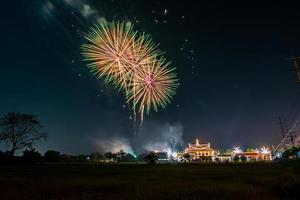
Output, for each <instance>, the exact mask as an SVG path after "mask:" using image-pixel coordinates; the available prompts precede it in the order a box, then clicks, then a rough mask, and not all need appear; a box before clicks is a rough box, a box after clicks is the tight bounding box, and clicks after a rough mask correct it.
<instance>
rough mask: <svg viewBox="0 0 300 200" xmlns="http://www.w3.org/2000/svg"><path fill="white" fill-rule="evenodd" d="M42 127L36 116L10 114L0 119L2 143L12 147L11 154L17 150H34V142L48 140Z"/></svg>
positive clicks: (0, 139)
mask: <svg viewBox="0 0 300 200" xmlns="http://www.w3.org/2000/svg"><path fill="white" fill-rule="evenodd" d="M41 128H42V125H41V123H40V121H39V119H38V118H37V116H35V115H30V114H21V113H8V114H6V115H5V116H3V117H1V118H0V142H1V141H3V142H6V143H7V144H8V145H9V146H10V154H11V155H12V156H14V154H15V152H16V151H17V150H22V149H25V148H32V145H33V144H34V142H36V141H38V140H42V139H46V138H47V134H46V133H42V132H41Z"/></svg>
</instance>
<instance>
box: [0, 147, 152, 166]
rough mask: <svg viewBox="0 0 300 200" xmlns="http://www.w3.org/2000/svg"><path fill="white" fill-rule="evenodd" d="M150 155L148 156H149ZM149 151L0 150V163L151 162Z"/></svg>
mask: <svg viewBox="0 0 300 200" xmlns="http://www.w3.org/2000/svg"><path fill="white" fill-rule="evenodd" d="M149 155H150V156H149ZM151 159H156V158H155V157H153V158H152V157H151V154H150V153H143V154H140V155H139V156H135V155H132V154H130V153H126V152H124V151H123V150H121V151H119V152H116V153H112V152H107V153H105V154H101V153H91V154H79V155H68V154H62V153H60V152H58V151H54V150H48V151H46V152H45V153H44V154H43V155H42V154H41V153H40V152H38V151H36V150H35V149H31V150H25V151H23V155H22V156H12V155H11V153H10V151H6V152H3V151H0V163H1V164H43V163H122V162H143V161H145V162H149V161H150V162H151Z"/></svg>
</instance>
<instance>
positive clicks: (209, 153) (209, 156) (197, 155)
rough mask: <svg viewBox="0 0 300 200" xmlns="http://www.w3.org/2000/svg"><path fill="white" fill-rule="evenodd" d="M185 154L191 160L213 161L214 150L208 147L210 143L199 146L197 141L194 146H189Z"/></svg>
mask: <svg viewBox="0 0 300 200" xmlns="http://www.w3.org/2000/svg"><path fill="white" fill-rule="evenodd" d="M185 153H188V154H189V155H190V157H191V159H192V160H199V161H214V159H215V150H214V149H212V148H211V147H210V143H207V144H199V141H198V139H196V143H195V144H189V146H188V148H186V150H185Z"/></svg>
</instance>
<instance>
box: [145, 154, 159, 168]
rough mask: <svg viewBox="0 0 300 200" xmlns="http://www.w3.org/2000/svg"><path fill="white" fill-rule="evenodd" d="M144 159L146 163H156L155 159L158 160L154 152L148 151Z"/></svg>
mask: <svg viewBox="0 0 300 200" xmlns="http://www.w3.org/2000/svg"><path fill="white" fill-rule="evenodd" d="M144 160H145V161H146V162H147V164H150V165H154V164H155V163H156V161H157V160H158V157H157V155H156V154H155V153H154V152H149V153H148V154H147V155H146V156H145V157H144Z"/></svg>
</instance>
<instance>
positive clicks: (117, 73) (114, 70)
mask: <svg viewBox="0 0 300 200" xmlns="http://www.w3.org/2000/svg"><path fill="white" fill-rule="evenodd" d="M132 28H133V27H132V24H130V23H124V22H122V23H119V22H112V23H103V24H99V25H96V26H95V27H93V28H91V29H90V31H89V33H88V34H86V35H85V36H84V37H85V38H86V39H87V41H88V43H87V44H84V45H83V46H82V50H83V56H84V58H85V60H86V61H89V62H90V64H88V66H89V68H90V69H91V72H92V73H93V74H94V75H96V76H98V77H103V76H104V77H105V80H106V82H112V81H113V82H114V83H116V84H117V85H120V86H121V87H122V86H124V85H125V83H123V81H124V80H126V78H124V76H125V75H126V74H127V72H128V68H129V67H130V66H129V63H130V61H129V58H131V57H132V54H133V53H132V52H133V51H132V48H133V45H134V40H135V35H136V32H134V31H133V29H132ZM120 80H121V81H120Z"/></svg>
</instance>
